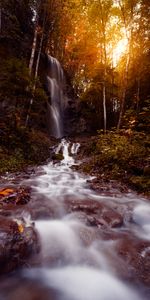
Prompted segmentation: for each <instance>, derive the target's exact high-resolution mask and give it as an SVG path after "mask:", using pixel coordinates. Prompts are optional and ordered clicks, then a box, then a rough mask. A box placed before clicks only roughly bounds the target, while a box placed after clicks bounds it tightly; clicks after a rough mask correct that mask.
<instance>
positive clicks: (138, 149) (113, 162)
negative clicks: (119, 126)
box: [94, 130, 150, 191]
mask: <svg viewBox="0 0 150 300" xmlns="http://www.w3.org/2000/svg"><path fill="white" fill-rule="evenodd" d="M149 149H150V136H149V135H147V134H146V133H144V132H140V133H139V132H134V131H132V130H122V131H120V132H119V133H116V132H113V131H112V132H109V133H108V134H107V135H103V134H102V133H101V132H99V136H98V141H97V144H96V149H95V151H94V155H95V158H94V165H95V167H96V168H97V167H98V168H100V169H101V171H102V172H103V171H104V172H106V173H108V174H109V176H110V177H111V179H114V178H115V179H122V180H123V181H125V182H126V183H130V184H131V185H132V186H134V187H136V189H137V188H138V189H139V190H140V191H146V189H147V191H148V188H149V176H147V175H148V172H147V171H146V169H147V165H148V163H149V159H150V151H149ZM138 184H139V185H138Z"/></svg>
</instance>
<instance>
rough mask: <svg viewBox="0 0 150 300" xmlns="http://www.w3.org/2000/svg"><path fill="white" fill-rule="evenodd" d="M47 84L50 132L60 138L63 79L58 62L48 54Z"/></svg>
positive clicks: (63, 103) (61, 131)
mask: <svg viewBox="0 0 150 300" xmlns="http://www.w3.org/2000/svg"><path fill="white" fill-rule="evenodd" d="M47 85H48V91H49V93H50V102H49V103H48V110H49V122H50V134H51V135H52V136H54V137H56V138H61V137H62V136H63V135H64V128H63V127H64V125H63V113H64V107H65V99H66V97H65V95H64V85H65V79H64V74H63V70H62V68H61V65H60V63H59V62H58V60H57V59H56V58H54V57H52V56H48V76H47Z"/></svg>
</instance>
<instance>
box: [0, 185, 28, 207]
mask: <svg viewBox="0 0 150 300" xmlns="http://www.w3.org/2000/svg"><path fill="white" fill-rule="evenodd" d="M29 200H30V188H25V187H20V188H18V189H15V188H13V189H12V188H4V189H1V190H0V204H1V206H4V205H6V204H14V205H24V204H27V203H28V202H29Z"/></svg>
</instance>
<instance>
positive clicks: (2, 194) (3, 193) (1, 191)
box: [0, 189, 14, 197]
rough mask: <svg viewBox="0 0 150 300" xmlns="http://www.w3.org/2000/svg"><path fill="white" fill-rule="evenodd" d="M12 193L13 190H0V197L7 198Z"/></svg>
mask: <svg viewBox="0 0 150 300" xmlns="http://www.w3.org/2000/svg"><path fill="white" fill-rule="evenodd" d="M12 193H14V190H13V189H2V190H0V196H2V197H3V196H8V195H10V194H12Z"/></svg>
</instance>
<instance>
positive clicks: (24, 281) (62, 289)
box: [0, 139, 150, 300]
mask: <svg viewBox="0 0 150 300" xmlns="http://www.w3.org/2000/svg"><path fill="white" fill-rule="evenodd" d="M79 146H80V145H79V144H78V143H75V144H72V143H71V142H67V141H66V140H64V139H63V140H62V141H61V143H60V144H59V145H58V147H56V149H55V152H56V154H58V153H59V152H61V153H62V154H63V157H64V159H63V160H62V161H61V162H59V163H52V162H50V163H49V164H47V165H45V166H43V167H40V168H39V169H38V170H37V176H36V177H35V175H34V176H33V177H32V178H31V179H28V180H27V181H24V182H23V184H26V185H27V186H32V200H31V201H30V202H29V203H28V209H29V211H30V212H31V215H32V213H33V216H32V220H31V222H32V221H34V222H35V227H36V229H37V231H38V233H39V238H40V242H41V251H40V253H39V254H38V257H36V261H35V262H34V263H33V264H32V263H30V268H26V269H25V270H24V271H22V272H21V273H19V275H18V276H17V275H16V276H13V278H11V279H10V282H9V279H8V282H7V284H5V285H4V287H5V288H4V289H2V290H1V292H0V299H2V300H20V298H21V299H22V300H32V299H37V300H41V299H42V300H51V299H53V300H144V299H149V298H148V297H146V296H145V293H144V295H143V290H142V289H140V287H139V290H138V287H137V285H136V289H135V288H134V286H133V285H132V286H131V285H130V284H129V282H130V276H132V275H133V276H134V272H133V270H132V268H131V266H130V264H129V261H128V259H127V260H124V259H123V257H122V256H120V255H119V254H118V253H121V251H123V250H122V248H119V247H121V245H122V243H126V244H125V247H128V246H129V245H128V244H132V240H133V241H134V242H135V241H137V244H133V248H132V251H134V249H135V247H136V246H135V245H138V243H141V245H145V246H141V248H140V254H139V259H140V260H141V261H142V262H143V263H144V258H145V257H148V255H149V253H150V246H149V244H148V241H150V215H149V214H150V205H149V204H148V203H147V202H146V201H145V199H143V198H138V197H137V196H136V197H135V195H134V194H131V195H130V194H127V195H123V194H122V195H121V197H120V196H118V197H117V195H115V196H112V195H110V196H106V195H99V194H97V193H96V192H94V191H92V190H91V189H90V188H89V186H88V183H87V179H89V178H87V177H86V176H84V175H82V174H80V173H78V172H76V171H74V170H72V168H71V166H72V165H73V164H75V162H74V157H73V156H74V155H76V153H77V151H78V150H79ZM38 172H39V174H38ZM89 201H90V205H91V206H88V203H89ZM92 203H94V204H92ZM70 204H71V205H72V207H73V209H71V206H70ZM92 205H94V206H92ZM97 205H98V206H97ZM103 206H104V208H103ZM92 207H93V208H92ZM97 207H100V208H99V209H100V212H101V210H102V209H103V210H104V213H105V211H107V213H108V215H107V218H108V216H109V214H110V212H111V214H112V213H114V212H116V209H117V212H119V213H120V214H122V218H123V222H122V223H121V225H120V227H111V224H110V226H107V223H102V220H101V218H102V217H101V216H100V217H99V223H98V225H97V226H96V227H94V225H90V224H93V223H92V222H93V220H94V218H96V215H97V213H100V212H98V211H97V210H98V208H97ZM92 209H93V210H94V216H93V217H92ZM39 210H40V211H41V215H40V216H39ZM84 210H85V211H86V213H85V211H84ZM36 213H37V216H36ZM43 214H45V217H44V216H43ZM92 218H93V219H92ZM107 218H106V220H107ZM27 222H28V223H29V218H27ZM145 239H146V241H147V243H145V242H144V241H145ZM144 243H145V244H144ZM119 249H120V250H119ZM125 257H126V256H125ZM132 259H133V261H134V259H136V258H135V257H132ZM140 263H141V262H140ZM139 266H141V265H139ZM132 273H133V274H132ZM129 274H130V276H129ZM128 276H129V277H128ZM131 278H132V277H131Z"/></svg>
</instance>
